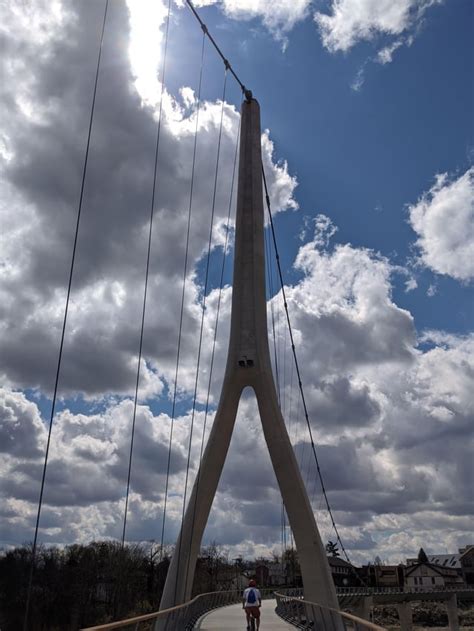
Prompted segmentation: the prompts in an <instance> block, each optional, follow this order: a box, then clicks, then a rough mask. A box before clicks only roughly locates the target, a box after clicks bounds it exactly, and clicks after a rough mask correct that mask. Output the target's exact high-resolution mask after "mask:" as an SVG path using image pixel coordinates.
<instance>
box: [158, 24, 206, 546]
mask: <svg viewBox="0 0 474 631" xmlns="http://www.w3.org/2000/svg"><path fill="white" fill-rule="evenodd" d="M205 43H206V34H205V32H204V30H203V34H202V47H201V60H200V69H199V85H198V93H197V99H196V126H195V130H194V145H193V157H192V166H191V183H190V190H189V205H188V220H187V229H186V246H185V255H184V265H183V288H182V292H181V308H180V315H179V329H178V344H177V351H176V367H175V377H174V389H173V404H172V410H171V427H170V438H169V445H168V463H167V469H166V486H165V499H164V508H163V525H162V531H161V549H163V544H164V532H165V522H166V507H167V500H168V488H169V477H170V463H171V447H172V444H173V426H174V421H175V415H176V398H177V392H178V372H179V360H180V354H181V338H182V331H183V316H184V299H185V294H186V275H187V272H188V257H189V238H190V232H191V213H192V205H193V191H194V175H195V170H196V149H197V140H198V132H199V110H200V106H201V87H202V74H203V68H204V48H205Z"/></svg>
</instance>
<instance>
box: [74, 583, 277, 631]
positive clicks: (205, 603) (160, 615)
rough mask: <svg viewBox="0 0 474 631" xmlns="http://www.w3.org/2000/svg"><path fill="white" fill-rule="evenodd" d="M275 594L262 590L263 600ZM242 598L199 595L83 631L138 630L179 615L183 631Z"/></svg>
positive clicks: (219, 593) (226, 594) (237, 592)
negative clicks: (140, 627) (153, 622)
mask: <svg viewBox="0 0 474 631" xmlns="http://www.w3.org/2000/svg"><path fill="white" fill-rule="evenodd" d="M273 593H274V592H273V590H272V589H266V590H265V589H263V590H261V594H262V597H263V598H265V597H268V596H269V595H270V594H271V595H273ZM241 598H242V591H241V590H225V591H217V592H206V593H204V594H198V595H197V596H195V597H194V598H193V599H192V600H188V601H187V602H185V603H183V604H182V605H176V606H175V607H170V608H169V609H163V610H161V611H154V612H151V613H146V614H142V615H140V616H134V617H133V618H126V619H124V620H117V621H115V622H107V623H105V624H100V625H96V626H93V627H85V628H83V629H81V631H110V630H111V629H122V628H125V627H128V626H131V625H137V626H136V628H138V625H140V623H141V622H147V621H150V620H164V621H166V620H170V619H171V618H172V617H173V619H174V617H176V616H177V615H180V614H182V617H180V623H181V624H182V626H180V631H181V629H185V628H190V627H189V625H190V624H191V623H192V622H193V621H195V620H196V619H197V618H198V617H200V616H202V615H203V614H204V613H206V612H207V611H210V610H211V609H215V608H216V607H219V606H224V605H230V604H232V603H235V602H240V600H241ZM187 612H189V616H187V617H186V613H187Z"/></svg>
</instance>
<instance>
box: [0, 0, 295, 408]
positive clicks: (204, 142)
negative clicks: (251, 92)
mask: <svg viewBox="0 0 474 631" xmlns="http://www.w3.org/2000/svg"><path fill="white" fill-rule="evenodd" d="M129 5H130V6H129V8H130V15H129V13H128V11H127V9H126V8H125V7H121V6H120V5H117V7H115V8H114V9H113V11H111V13H110V15H109V20H108V22H107V28H106V36H105V41H104V51H103V66H102V71H101V76H100V82H99V90H98V97H97V109H96V113H95V117H94V125H93V134H92V144H91V152H90V163H89V165H90V167H89V171H88V175H87V179H86V190H85V197H84V207H83V214H82V219H81V225H80V232H79V247H78V252H77V260H76V266H75V270H74V278H73V290H72V302H71V306H70V313H69V321H68V331H67V340H66V346H65V349H64V363H63V368H62V371H61V391H62V393H63V394H64V393H71V394H72V393H81V394H84V395H85V396H88V397H97V396H101V395H104V394H106V393H117V394H122V395H125V394H128V393H129V392H130V389H131V388H132V387H133V382H134V375H135V373H136V367H137V357H136V355H137V350H138V335H139V330H138V325H139V321H140V308H141V301H142V294H143V278H144V270H145V248H146V242H147V229H148V221H149V214H150V199H151V186H152V178H153V172H152V169H153V155H154V137H155V134H156V120H155V117H156V98H154V97H152V96H151V92H147V90H151V91H152V92H153V94H155V93H156V90H157V85H158V84H157V82H156V79H155V82H154V83H153V85H152V82H151V79H150V72H151V71H150V69H148V70H147V68H145V70H146V72H145V74H144V75H143V76H141V75H140V76H138V78H137V74H139V73H138V71H137V64H138V62H137V55H139V51H138V52H137V48H136V47H135V48H134V50H133V51H132V53H133V54H132V56H131V64H130V61H129V58H128V55H127V49H126V48H124V47H116V44H115V42H116V41H120V39H121V38H122V39H124V40H125V39H126V38H127V37H128V29H129V18H130V16H132V19H131V28H132V33H133V38H132V40H133V41H135V40H136V39H137V38H138V35H137V34H136V31H137V29H138V31H139V32H141V30H140V29H141V28H143V19H142V18H143V15H142V14H141V13H140V12H139V14H138V17H137V10H138V9H139V8H140V6H142V5H141V3H129ZM54 6H55V5H52V6H51V7H50V6H47V7H43V10H42V12H41V15H42V16H43V19H44V20H45V21H46V22H47V23H48V24H49V23H50V22H51V24H52V26H51V27H50V30H51V33H50V36H49V38H46V40H45V41H43V40H41V42H40V43H39V44H35V40H33V41H32V42H26V44H25V52H24V56H25V58H26V61H27V63H26V61H25V68H26V71H25V74H24V75H23V74H21V75H20V79H19V81H17V82H13V81H12V82H11V83H9V84H8V85H9V86H10V87H9V89H8V90H6V91H4V98H3V105H4V108H5V110H6V114H7V115H8V116H7V118H6V120H7V121H8V125H6V126H5V129H6V130H7V134H8V147H9V151H10V154H9V155H10V157H9V158H8V159H4V160H3V162H2V173H3V176H4V181H5V187H4V189H3V197H2V208H1V210H2V225H4V226H6V229H5V230H3V231H2V236H1V240H2V243H1V246H2V248H1V252H2V255H1V256H2V261H1V268H0V269H1V273H2V282H1V285H0V292H1V296H2V306H1V307H0V309H1V311H2V317H3V325H2V329H1V331H0V348H1V352H0V354H1V357H2V360H1V367H0V370H1V371H2V372H3V374H4V379H5V381H6V382H7V383H10V384H11V385H13V386H20V387H23V386H28V387H39V388H42V389H43V390H46V391H48V390H49V389H50V388H51V384H52V383H53V376H54V370H55V368H54V367H55V363H56V358H57V352H58V341H59V333H60V328H61V321H62V316H63V312H62V307H61V305H63V304H64V288H65V286H66V282H67V275H68V267H69V264H70V256H71V247H72V239H73V227H74V222H75V215H76V212H77V203H78V191H79V183H80V172H81V166H82V161H83V158H84V142H85V133H86V129H87V126H86V120H87V114H88V111H89V107H90V96H91V88H92V86H91V83H90V74H89V73H88V72H85V69H88V70H90V71H91V72H92V71H93V67H94V58H95V55H96V53H97V33H96V32H93V31H92V30H91V29H90V28H89V26H88V25H89V24H90V18H91V14H92V13H94V16H95V13H97V6H96V5H94V7H92V6H90V7H87V6H85V5H80V6H79V5H78V6H75V7H74V10H73V8H72V6H71V5H66V8H64V9H63V11H62V13H61V16H62V18H61V22H60V26H61V28H59V27H56V22H55V21H54V19H53V18H52V17H51V18H50V17H48V16H49V13H48V12H51V13H54ZM18 11H19V13H20V14H21V10H20V9H19V10H18ZM76 11H77V13H76ZM15 15H16V14H15ZM44 16H46V17H44ZM95 17H97V16H95ZM95 17H94V19H95ZM15 19H16V18H15ZM35 19H36V18H35ZM156 19H157V21H158V26H159V24H160V23H161V21H162V20H163V14H162V13H160V15H157V16H156ZM15 24H16V22H14V25H15ZM17 30H19V32H20V35H21V33H23V31H21V29H17V28H16V27H15V28H13V29H12V30H11V32H10V34H7V33H5V34H4V40H5V46H4V47H3V48H4V50H5V55H4V57H3V65H4V67H5V69H6V72H7V74H8V72H10V65H11V59H12V58H13V57H14V59H15V60H16V61H15V63H16V62H17V61H18V59H21V55H20V54H19V52H18V41H17V39H16V36H14V35H13V34H14V33H16V31H17ZM147 34H148V35H149V32H148V31H147V30H146V29H145V33H144V35H143V37H144V38H145V40H146V38H147ZM35 46H41V50H42V54H41V55H40V56H37V55H36V54H35V51H36V48H35ZM22 50H23V49H22ZM155 53H156V50H155ZM18 63H19V62H18ZM76 67H80V68H81V69H83V70H84V71H82V72H79V73H75V72H69V71H68V72H65V68H76ZM140 68H141V67H140ZM141 70H143V69H142V68H141ZM8 76H9V75H8ZM11 78H13V76H12V77H11ZM18 83H19V86H18V85H17V84H18ZM132 85H133V87H134V88H135V89H132ZM25 86H26V87H25ZM23 90H27V91H28V99H29V102H30V103H31V104H32V107H33V109H34V110H35V111H36V103H40V104H42V106H43V107H44V109H45V111H46V113H45V114H44V116H43V118H42V119H41V124H40V123H38V122H37V121H36V120H34V121H32V120H31V118H30V117H29V116H27V115H26V114H25V112H24V111H23V109H22V108H21V107H20V105H18V103H17V102H16V101H15V99H18V94H21V93H22V91H23ZM191 94H192V90H191V89H190V88H186V87H185V88H183V90H182V91H181V96H182V101H181V100H179V98H178V99H175V98H173V97H172V96H171V95H170V94H168V93H166V92H165V100H164V115H163V116H164V117H163V121H162V126H161V138H160V154H159V157H160V160H159V166H158V174H157V198H156V207H155V224H154V225H155V230H154V233H153V243H152V258H151V262H150V269H151V276H150V285H149V294H148V303H147V310H148V318H147V321H146V334H145V348H144V351H145V355H146V358H147V360H146V362H143V364H142V376H143V378H142V382H141V396H142V397H143V398H145V399H146V398H148V397H152V396H157V395H160V394H161V393H163V392H164V388H165V383H168V384H170V383H171V382H172V381H173V379H174V362H175V356H176V345H177V337H178V329H177V323H178V318H177V317H175V316H173V317H172V318H170V317H169V314H170V313H173V314H179V312H180V301H181V287H182V282H183V281H182V279H183V272H184V270H183V261H184V254H185V253H184V246H185V239H184V238H183V235H184V234H185V233H186V227H187V208H188V206H189V196H190V179H191V161H192V160H191V158H192V148H193V143H194V132H195V128H196V118H197V116H198V112H197V103H196V101H195V99H194V97H193V98H191ZM155 96H156V94H155ZM45 103H46V104H47V106H45V105H44V104H45ZM221 109H222V103H221V102H219V101H216V102H212V101H205V102H203V103H202V104H201V106H200V111H199V125H198V146H197V168H196V172H195V178H194V189H193V204H192V220H191V232H190V242H189V251H188V268H187V270H186V276H187V278H186V292H185V305H184V325H183V331H184V333H183V340H182V349H183V352H182V357H183V358H184V365H183V366H181V368H180V387H181V388H182V389H184V390H186V389H187V390H189V389H190V388H191V383H193V380H194V375H193V374H192V370H193V366H194V361H195V357H196V353H197V345H196V344H197V336H196V331H197V330H198V327H199V322H200V317H201V300H202V295H201V293H202V288H201V287H200V282H201V279H200V278H198V277H197V276H196V268H197V266H198V265H199V262H200V261H201V259H202V257H203V255H204V254H205V252H206V249H207V239H208V234H209V229H210V216H211V215H210V210H211V200H212V195H213V189H212V186H213V179H214V178H213V175H214V169H215V161H216V141H217V136H218V130H219V123H220V117H221ZM238 126H239V114H238V112H237V111H236V109H235V107H234V106H233V105H230V104H227V103H226V104H224V119H223V135H222V145H221V155H220V164H219V179H218V187H217V191H216V204H215V223H214V230H213V242H212V248H213V250H219V249H220V248H221V247H222V245H223V243H224V234H225V229H224V227H225V224H226V221H227V214H228V207H229V197H230V181H231V174H232V171H233V167H234V155H235V145H236V141H237V135H238ZM273 154H274V147H273V143H272V141H271V140H270V137H269V133H268V132H265V134H264V160H265V166H266V169H267V173H268V181H269V186H270V192H271V198H272V205H273V208H274V210H275V212H278V211H282V210H285V209H294V208H296V202H295V201H294V199H293V191H294V188H295V186H296V180H295V178H294V177H292V176H291V175H290V174H289V173H288V168H287V165H286V163H285V162H278V163H277V162H275V160H274V157H273ZM234 202H235V196H234ZM170 279H173V281H172V282H171V283H170ZM216 299H217V294H216V293H214V294H212V295H210V296H209V300H208V309H207V314H206V327H205V331H204V343H205V346H207V347H209V342H210V340H211V339H212V336H213V326H214V321H215V310H214V311H213V306H214V307H215V306H216V302H217V300H216ZM227 304H228V301H226V300H224V301H223V302H222V307H223V310H224V309H225V308H226V306H227ZM222 323H225V317H224V316H223V317H222ZM222 331H225V327H222ZM219 349H221V344H220V343H219V344H218V350H219ZM222 361H223V360H222ZM186 362H188V366H186ZM203 385H204V384H203Z"/></svg>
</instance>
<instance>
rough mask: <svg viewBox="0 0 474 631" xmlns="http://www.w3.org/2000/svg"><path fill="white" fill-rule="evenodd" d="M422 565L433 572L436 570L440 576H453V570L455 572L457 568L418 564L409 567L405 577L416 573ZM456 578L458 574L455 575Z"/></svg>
mask: <svg viewBox="0 0 474 631" xmlns="http://www.w3.org/2000/svg"><path fill="white" fill-rule="evenodd" d="M422 565H425V566H426V567H429V568H430V569H431V570H434V571H435V572H436V573H437V574H439V575H440V576H453V570H455V568H452V567H443V566H440V565H436V564H435V563H416V564H415V565H410V566H408V567H407V570H406V572H405V576H409V575H410V574H411V573H412V572H414V571H415V570H416V569H417V568H419V567H421V566H422ZM454 576H457V574H456V573H454Z"/></svg>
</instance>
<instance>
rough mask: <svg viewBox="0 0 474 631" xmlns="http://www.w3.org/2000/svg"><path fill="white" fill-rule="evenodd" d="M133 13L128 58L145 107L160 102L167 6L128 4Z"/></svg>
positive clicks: (149, 0) (141, 0) (154, 0)
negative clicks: (160, 72) (161, 60)
mask: <svg viewBox="0 0 474 631" xmlns="http://www.w3.org/2000/svg"><path fill="white" fill-rule="evenodd" d="M127 6H128V10H129V13H130V46H129V56H130V65H131V68H132V73H133V75H134V77H135V87H136V89H137V91H138V93H139V95H140V97H141V98H142V100H143V103H145V104H146V105H151V106H156V105H157V103H158V101H159V98H160V80H159V77H158V73H159V71H160V68H159V65H160V58H161V46H162V41H163V28H162V27H163V24H164V22H165V19H166V14H167V10H168V8H167V6H166V5H165V4H164V3H162V2H161V1H160V0H127Z"/></svg>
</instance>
